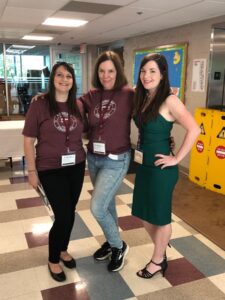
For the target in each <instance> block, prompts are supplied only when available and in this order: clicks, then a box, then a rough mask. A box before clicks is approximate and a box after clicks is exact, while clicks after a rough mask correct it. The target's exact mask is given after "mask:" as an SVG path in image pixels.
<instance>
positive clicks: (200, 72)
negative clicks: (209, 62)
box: [191, 58, 206, 92]
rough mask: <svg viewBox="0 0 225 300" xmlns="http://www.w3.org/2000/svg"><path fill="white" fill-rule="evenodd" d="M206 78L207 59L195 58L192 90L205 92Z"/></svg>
mask: <svg viewBox="0 0 225 300" xmlns="http://www.w3.org/2000/svg"><path fill="white" fill-rule="evenodd" d="M205 78H206V59H205V58H200V59H194V60H193V69H192V85H191V87H192V91H193V92H204V91H205Z"/></svg>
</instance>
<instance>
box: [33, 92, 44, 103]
mask: <svg viewBox="0 0 225 300" xmlns="http://www.w3.org/2000/svg"><path fill="white" fill-rule="evenodd" d="M44 94H45V93H39V94H38V95H35V96H34V97H32V98H31V103H33V102H35V101H37V99H38V98H39V97H40V96H44Z"/></svg>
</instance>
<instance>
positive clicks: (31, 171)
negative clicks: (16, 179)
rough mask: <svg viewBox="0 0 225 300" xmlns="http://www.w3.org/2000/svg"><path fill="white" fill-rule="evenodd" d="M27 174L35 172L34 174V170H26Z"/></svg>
mask: <svg viewBox="0 0 225 300" xmlns="http://www.w3.org/2000/svg"><path fill="white" fill-rule="evenodd" d="M27 172H28V173H33V172H35V173H36V170H27Z"/></svg>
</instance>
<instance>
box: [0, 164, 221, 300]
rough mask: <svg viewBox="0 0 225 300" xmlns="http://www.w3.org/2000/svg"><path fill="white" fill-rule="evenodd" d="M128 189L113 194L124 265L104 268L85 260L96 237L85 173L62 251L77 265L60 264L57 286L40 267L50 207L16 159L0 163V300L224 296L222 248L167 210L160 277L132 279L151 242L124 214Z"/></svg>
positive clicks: (129, 185) (43, 264) (100, 237)
mask: <svg viewBox="0 0 225 300" xmlns="http://www.w3.org/2000/svg"><path fill="white" fill-rule="evenodd" d="M128 177H129V175H128ZM132 189H133V184H132V182H131V181H129V180H128V179H125V180H124V183H123V185H122V186H121V188H120V190H119V192H118V195H117V210H118V216H119V225H120V230H121V236H122V238H123V239H124V240H125V241H126V242H127V243H128V244H129V246H130V251H129V253H128V255H127V257H126V261H125V267H124V269H123V270H121V271H120V272H115V273H109V272H108V271H107V269H106V264H107V262H104V261H103V262H100V263H99V262H95V261H94V259H93V258H92V254H93V253H94V251H95V250H96V249H97V248H98V247H99V245H101V244H102V242H103V241H104V239H103V235H102V232H101V229H100V227H99V226H98V224H97V223H96V221H95V220H94V218H93V217H92V215H91V212H90V210H89V205H90V198H91V191H92V185H91V183H90V179H89V176H88V171H87V172H86V176H85V183H84V187H83V190H82V194H81V197H80V201H79V203H78V207H77V213H76V222H75V226H74V229H73V232H72V236H71V243H70V248H69V252H70V253H71V254H72V255H73V256H74V257H75V258H76V260H77V269H76V270H75V271H74V270H69V269H66V270H65V271H66V275H67V281H66V282H64V283H58V282H56V281H53V280H52V279H51V277H50V276H49V274H48V269H47V243H48V231H49V228H50V226H51V223H52V212H51V211H49V210H48V209H47V208H46V207H44V206H43V205H42V202H41V200H40V198H39V197H38V195H37V193H36V192H35V191H34V190H32V188H31V187H30V186H29V185H28V183H27V177H26V176H24V172H23V170H22V166H21V164H14V169H13V172H12V171H11V170H10V167H9V166H8V164H6V165H5V161H0V239H1V242H0V300H6V299H7V300H31V299H32V300H42V299H43V300H47V299H48V300H72V299H73V300H74V299H78V300H88V299H90V300H122V299H127V300H128V299H129V300H135V299H138V300H147V299H153V300H155V299H156V300H157V299H158V300H163V299H170V300H171V299H172V300H181V299H182V300H185V299H188V300H192V299H193V300H195V299H196V300H200V299H204V300H207V299H210V300H214V299H215V300H218V299H221V300H222V299H225V252H224V251H223V250H222V249H221V248H219V247H218V246H216V245H215V244H213V243H212V242H210V241H209V240H208V239H207V238H205V237H204V236H203V235H201V234H200V233H198V232H197V231H195V230H194V229H193V228H191V227H190V226H189V225H187V224H186V223H184V222H183V221H182V220H181V219H180V218H178V217H177V216H175V215H173V223H172V226H173V236H172V239H171V245H172V248H168V250H167V256H168V259H169V268H168V271H167V273H166V276H165V278H163V277H162V276H161V275H156V276H155V277H153V278H152V279H151V280H144V279H141V278H138V277H137V276H136V274H135V273H136V271H137V270H139V269H140V268H142V267H143V266H145V264H146V263H147V262H148V260H149V258H150V255H151V252H152V249H153V245H152V243H151V241H150V240H149V237H148V235H147V233H146V231H145V229H144V228H143V227H142V225H141V222H140V220H138V219H137V218H134V217H132V216H130V211H131V201H132ZM64 269H65V268H64Z"/></svg>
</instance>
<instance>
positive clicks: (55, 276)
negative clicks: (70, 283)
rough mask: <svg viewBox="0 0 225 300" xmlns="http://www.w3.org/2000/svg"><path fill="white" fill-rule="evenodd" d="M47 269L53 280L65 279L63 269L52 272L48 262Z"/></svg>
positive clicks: (60, 280)
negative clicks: (58, 271)
mask: <svg viewBox="0 0 225 300" xmlns="http://www.w3.org/2000/svg"><path fill="white" fill-rule="evenodd" d="M48 270H49V273H50V274H51V276H52V278H53V279H54V280H56V281H59V282H62V281H65V280H66V275H65V273H64V272H63V271H62V272H60V273H54V272H52V270H51V268H50V266H49V264H48Z"/></svg>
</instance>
